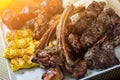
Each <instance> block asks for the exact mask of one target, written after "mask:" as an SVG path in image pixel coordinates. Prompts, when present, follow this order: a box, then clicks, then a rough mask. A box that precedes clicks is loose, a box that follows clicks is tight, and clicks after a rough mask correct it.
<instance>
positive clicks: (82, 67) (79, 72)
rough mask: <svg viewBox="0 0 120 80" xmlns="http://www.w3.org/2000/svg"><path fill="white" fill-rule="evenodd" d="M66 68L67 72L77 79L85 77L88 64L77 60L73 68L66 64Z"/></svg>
mask: <svg viewBox="0 0 120 80" xmlns="http://www.w3.org/2000/svg"><path fill="white" fill-rule="evenodd" d="M65 68H66V70H68V71H69V72H70V73H71V74H72V77H74V78H76V79H79V78H82V77H84V75H85V74H86V72H87V64H86V62H85V61H81V60H80V59H76V61H75V63H74V65H73V66H71V65H68V64H67V63H66V64H65Z"/></svg>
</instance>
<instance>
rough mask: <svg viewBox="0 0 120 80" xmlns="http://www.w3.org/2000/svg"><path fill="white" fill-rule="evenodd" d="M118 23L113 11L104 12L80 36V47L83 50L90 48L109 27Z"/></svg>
mask: <svg viewBox="0 0 120 80" xmlns="http://www.w3.org/2000/svg"><path fill="white" fill-rule="evenodd" d="M118 21H119V17H118V15H117V14H116V13H115V12H114V10H113V9H111V8H109V9H106V10H104V11H103V12H102V13H101V14H100V15H99V16H98V17H97V19H96V20H95V21H93V22H92V25H91V27H89V28H88V29H87V30H86V31H85V32H84V33H83V34H82V36H81V38H80V42H81V46H82V47H83V48H85V49H87V48H89V47H92V45H93V44H94V43H96V42H97V41H98V40H99V39H100V38H101V36H102V35H104V34H105V32H106V31H107V30H108V29H109V28H110V25H114V24H115V23H117V22H118Z"/></svg>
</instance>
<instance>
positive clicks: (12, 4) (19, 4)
mask: <svg viewBox="0 0 120 80" xmlns="http://www.w3.org/2000/svg"><path fill="white" fill-rule="evenodd" d="M38 1H40V0H0V15H1V14H2V12H3V10H5V9H6V8H8V9H12V10H14V11H15V12H19V11H20V10H21V9H22V8H23V7H24V6H25V5H38Z"/></svg>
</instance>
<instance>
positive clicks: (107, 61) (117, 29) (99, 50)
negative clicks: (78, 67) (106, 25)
mask: <svg viewBox="0 0 120 80" xmlns="http://www.w3.org/2000/svg"><path fill="white" fill-rule="evenodd" d="M119 44H120V24H118V25H115V26H112V28H111V29H110V30H109V31H108V32H107V34H106V35H105V38H104V40H103V41H101V42H100V41H99V42H98V43H97V44H96V45H94V46H93V47H92V48H90V49H89V50H88V52H87V53H86V54H85V60H86V62H87V65H88V67H89V68H98V69H100V68H102V69H104V68H109V67H111V66H114V65H117V64H120V61H119V60H118V59H117V57H116V55H115V52H114V48H115V47H116V46H117V45H119Z"/></svg>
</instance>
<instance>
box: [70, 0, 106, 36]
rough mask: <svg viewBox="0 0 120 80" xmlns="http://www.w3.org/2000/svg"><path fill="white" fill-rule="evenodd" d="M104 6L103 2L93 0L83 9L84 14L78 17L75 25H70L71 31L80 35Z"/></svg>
mask: <svg viewBox="0 0 120 80" xmlns="http://www.w3.org/2000/svg"><path fill="white" fill-rule="evenodd" d="M104 6H105V2H99V3H98V2H95V1H93V3H92V4H90V5H89V6H88V8H87V9H86V10H85V16H83V17H82V18H80V19H79V20H78V22H77V23H76V24H75V26H74V27H72V29H71V30H72V33H73V34H78V35H79V36H80V35H81V34H82V32H83V31H84V30H86V29H87V28H88V27H89V26H90V25H91V23H92V21H93V20H94V19H96V17H97V16H98V15H99V14H100V13H101V12H102V11H103V9H104Z"/></svg>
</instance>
